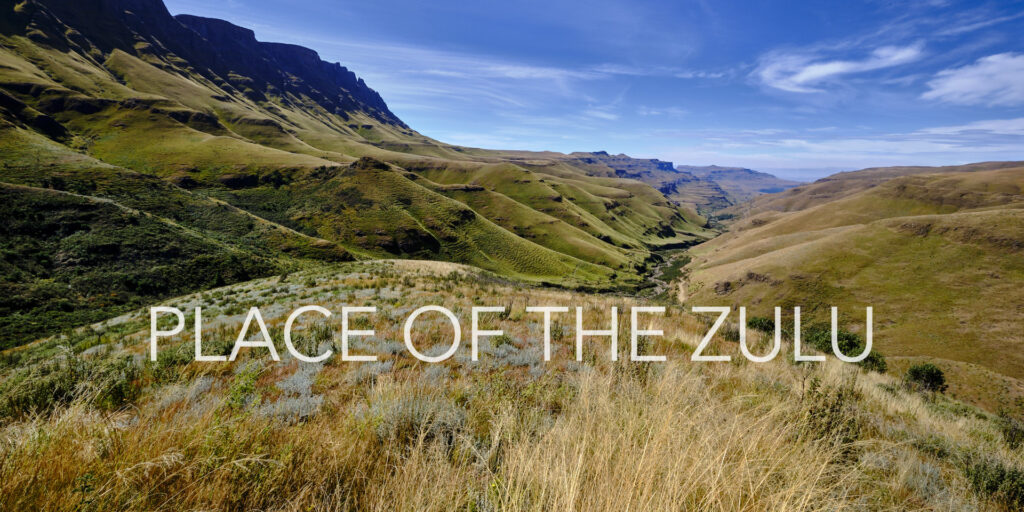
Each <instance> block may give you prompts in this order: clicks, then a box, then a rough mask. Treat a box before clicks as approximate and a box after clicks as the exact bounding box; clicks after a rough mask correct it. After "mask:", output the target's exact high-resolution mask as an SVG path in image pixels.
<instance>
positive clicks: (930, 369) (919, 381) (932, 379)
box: [903, 363, 948, 393]
mask: <svg viewBox="0 0 1024 512" xmlns="http://www.w3.org/2000/svg"><path fill="white" fill-rule="evenodd" d="M903 380H904V381H905V382H906V383H907V386H908V387H910V388H911V389H915V390H917V391H927V392H930V393H935V392H938V393H945V392H946V388H947V387H948V386H947V385H946V375H945V374H943V373H942V370H941V369H939V367H938V366H935V365H934V364H932V363H923V364H916V365H914V366H911V367H910V369H909V370H907V374H906V376H904V378H903Z"/></svg>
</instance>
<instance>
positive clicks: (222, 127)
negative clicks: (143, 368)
mask: <svg viewBox="0 0 1024 512" xmlns="http://www.w3.org/2000/svg"><path fill="white" fill-rule="evenodd" d="M620 160H621V162H620V163H621V164H622V165H629V164H628V160H629V159H628V158H626V157H623V158H622V159H620ZM0 164H2V165H0V184H7V185H12V187H7V188H4V194H5V197H6V198H7V199H8V200H9V201H10V202H11V203H12V204H19V205H22V207H23V208H28V211H24V212H22V213H25V214H26V215H27V217H26V219H28V220H26V221H25V222H28V223H29V226H30V225H31V219H33V218H35V217H34V215H36V214H37V213H38V215H39V219H40V220H41V221H46V222H48V223H49V224H47V225H54V226H56V227H55V228H54V229H58V230H59V232H61V233H64V234H68V235H70V234H75V233H77V234H78V236H80V237H81V238H82V240H84V242H83V244H82V245H81V247H76V248H75V250H76V251H78V252H75V254H79V253H80V254H82V255H84V256H82V257H76V259H74V260H69V259H62V258H57V259H46V258H45V257H44V256H45V254H47V253H48V252H49V251H50V250H51V249H54V248H59V244H58V242H57V241H55V240H48V241H47V242H46V244H44V245H43V246H34V245H32V244H27V245H26V244H20V243H12V244H9V245H7V246H5V247H4V248H3V249H4V251H5V254H9V256H10V257H9V262H10V261H14V262H17V263H16V264H14V263H9V264H7V266H6V267H3V274H2V275H0V283H2V284H4V285H10V286H9V287H7V288H4V289H5V290H8V291H9V292H10V293H8V297H7V299H5V300H7V301H8V302H4V303H3V304H0V309H2V308H9V309H5V310H4V311H5V314H7V312H14V313H18V314H27V315H29V316H30V317H31V318H27V319H25V318H23V319H22V320H25V321H26V322H27V323H28V324H32V325H35V326H36V327H34V328H32V329H28V330H27V331H26V332H24V333H20V334H19V338H18V339H16V340H13V341H14V342H16V343H20V342H22V341H24V340H25V339H27V337H30V336H33V335H38V334H43V333H47V332H54V330H55V329H59V328H63V327H68V326H69V324H75V321H72V320H67V323H65V324H62V322H64V320H61V318H65V319H67V318H74V319H78V320H80V321H85V320H86V319H87V318H86V317H88V315H84V316H82V315H78V312H82V311H85V312H86V313H87V312H88V311H89V309H88V306H89V305H90V304H103V305H104V309H102V314H104V315H109V314H113V313H116V311H117V310H118V308H127V307H129V306H130V305H131V304H136V305H137V304H141V303H145V302H147V301H151V300H155V299H157V298H160V297H164V296H167V294H169V293H172V292H173V293H184V292H187V291H192V290H200V289H206V288H208V287H210V286H212V285H213V284H215V283H228V282H233V281H236V280H238V279H242V278H243V276H244V278H250V277H259V276H263V275H271V274H274V273H277V272H282V271H287V270H288V269H294V268H301V267H302V266H305V265H310V264H315V263H316V262H320V261H325V260H326V261H335V260H339V259H351V258H391V257H404V258H422V259H435V260H449V261H454V262H460V263H467V264H471V265H476V266H478V267H481V268H484V269H486V270H489V271H492V272H495V273H497V274H501V275H504V276H509V277H513V278H516V279H521V280H524V281H529V282H538V283H539V282H543V283H550V284H557V285H562V286H570V287H579V288H601V289H610V288H632V287H635V286H638V285H640V284H641V283H642V276H643V275H644V273H645V272H646V270H647V267H648V265H649V263H650V262H651V261H653V259H654V256H653V255H652V253H653V251H655V250H658V249H663V248H667V247H679V246H684V245H692V244H693V243H696V242H698V241H701V240H704V239H706V238H707V237H709V236H710V235H711V233H710V232H708V231H707V230H706V229H705V228H704V227H703V226H704V224H705V220H704V219H703V218H701V217H700V216H699V215H697V214H696V213H695V212H694V211H692V210H691V209H688V208H684V207H680V206H679V205H677V204H676V203H674V202H673V201H671V200H670V199H669V198H667V197H666V196H665V194H663V193H661V192H659V191H658V190H657V189H656V188H655V187H652V186H651V185H650V184H648V183H645V182H642V181H638V180H636V179H624V178H622V177H618V176H617V175H616V173H615V172H614V171H610V170H609V169H608V168H607V167H602V166H601V165H591V164H585V163H583V162H581V161H579V160H577V159H575V158H571V157H567V156H566V155H564V154H560V153H529V152H518V151H507V152H505V151H488V150H481V149H474V148H466V147H459V146H453V145H449V144H444V143H442V142H438V141H436V140H433V139H430V138H429V137H425V136H423V135H421V134H419V133H417V132H416V131H414V130H412V129H411V128H410V127H408V126H407V125H406V124H405V123H404V122H402V120H401V119H399V118H398V117H397V116H396V115H395V114H394V113H393V112H391V111H390V109H389V108H388V106H387V104H386V103H385V102H384V100H383V99H382V98H381V97H380V95H379V94H377V93H376V92H375V91H373V90H372V89H371V88H370V87H369V86H368V85H367V84H366V83H365V82H364V81H363V80H362V79H360V78H358V77H357V76H356V75H355V74H354V73H353V72H351V71H349V70H348V69H346V68H345V67H343V66H341V65H340V64H338V63H329V62H324V61H323V60H321V59H320V57H319V56H318V55H317V53H316V52H314V51H313V50H310V49H307V48H303V47H299V46H295V45H287V44H278V43H266V42H260V41H257V40H256V39H255V37H254V34H253V32H252V31H251V30H248V29H245V28H242V27H238V26H235V25H233V24H231V23H228V22H226V21H222V20H216V19H209V18H200V17H196V16H187V15H182V16H177V17H174V16H171V15H170V13H169V12H168V11H167V9H166V8H165V7H164V5H163V4H162V3H161V2H160V1H159V0H100V1H96V2H89V3H87V4H82V3H81V2H72V1H70V0H26V1H21V2H12V1H9V0H6V1H0ZM635 165H646V164H639V163H638V164H635ZM669 167H671V166H669ZM669 172H671V169H669ZM44 189H49V190H51V191H59V192H66V193H68V194H74V197H76V198H80V199H81V201H78V200H71V199H68V197H67V196H65V195H61V194H57V195H54V194H52V193H46V192H45V190H44ZM76 201H78V202H81V204H78V202H76ZM72 203H74V207H75V208H77V209H78V211H80V212H81V213H80V214H75V215H73V216H68V217H60V216H56V217H53V216H52V215H51V213H52V211H51V210H52V209H53V208H54V207H55V206H53V205H62V204H72ZM25 205H29V206H25ZM97 205H100V206H102V205H113V206H112V207H114V208H116V210H110V208H108V207H102V208H101V207H98V206H97ZM33 209H38V210H39V211H38V212H34V211H32V210H33ZM107 211H122V212H132V213H131V215H127V216H126V217H124V218H123V219H120V220H117V222H112V223H108V224H104V223H102V222H101V221H100V217H101V214H100V213H97V212H107ZM135 212H138V214H139V215H142V216H144V217H145V218H149V217H146V216H152V217H153V218H154V219H156V220H157V222H155V223H145V224H138V225H136V224H132V222H135V221H134V220H133V219H135ZM61 219H64V220H66V222H67V226H61V225H60V221H61ZM115 226H121V227H119V228H116V229H115ZM140 226H144V227H145V229H143V228H142V227H140ZM25 229H28V228H25ZM147 233H154V234H157V235H159V236H160V237H161V239H167V238H169V237H174V236H183V237H185V236H195V237H198V238H197V241H192V242H189V243H185V241H182V244H180V245H179V246H174V247H171V248H169V249H168V251H169V252H168V254H149V255H147V256H146V258H149V259H148V260H146V261H153V262H159V263H158V264H159V265H161V266H163V267H166V268H168V269H171V268H185V267H187V268H188V269H189V270H188V271H187V272H184V271H183V272H179V274H180V275H181V276H182V277H183V279H184V280H185V281H187V282H185V283H178V284H176V285H175V286H174V287H169V286H166V283H163V284H161V283H153V282H151V281H150V278H151V277H152V276H148V277H143V276H142V274H145V272H143V271H144V270H145V268H138V266H137V265H134V264H133V263H132V261H130V260H131V259H132V258H133V257H132V256H130V255H131V254H132V253H131V252H126V253H123V254H122V255H121V256H118V254H119V253H117V252H116V251H115V250H114V249H113V247H114V246H115V245H118V244H120V243H121V242H118V240H128V241H132V242H133V243H134V242H135V241H137V240H139V239H141V238H144V237H145V236H146V235H147ZM113 234H116V235H117V236H113ZM22 235H23V234H19V235H18V236H19V237H20V236H22ZM92 235H96V236H97V237H99V238H98V239H97V240H93V239H92ZM100 235H102V236H100ZM25 236H27V235H25ZM119 237H120V238H119ZM86 242H88V243H86ZM204 247H205V248H204ZM214 248H217V249H216V250H214ZM105 251H106V252H105ZM110 251H113V252H110ZM204 254H209V255H210V256H211V258H212V259H211V258H204V256H203V255H204ZM175 255H177V256H175ZM176 258H178V259H176ZM224 261H237V262H240V263H238V264H237V265H236V266H237V267H239V269H245V271H244V272H241V271H239V270H237V269H232V268H231V265H225V264H223V262H224ZM154 264H157V263H154ZM12 265H13V266H12ZM69 266H74V267H75V268H74V271H72V270H71V269H70V267H69ZM163 267H162V268H163ZM119 272H121V273H129V274H132V275H137V278H132V279H133V280H132V281H131V282H129V283H127V284H125V290H126V293H127V292H130V293H127V294H126V295H123V296H119V297H118V298H117V299H116V300H111V299H108V298H106V297H99V296H97V292H96V290H97V289H98V288H97V287H95V286H92V285H90V284H88V283H95V279H93V278H92V277H90V278H89V279H84V278H81V276H83V275H84V276H96V275H106V276H114V275H117V274H118V273H119ZM139 272H142V274H139ZM175 272H177V271H175ZM54 283H58V284H54ZM54 286H57V288H54ZM60 287H63V288H60ZM58 288H60V289H62V290H68V291H67V292H64V293H69V294H71V295H72V296H73V300H69V301H67V302H62V303H58V301H49V302H46V304H49V305H50V306H54V307H58V308H63V310H62V311H60V312H56V311H48V310H32V309H31V307H30V306H31V304H35V303H36V302H32V301H33V300H36V299H33V297H36V298H38V297H43V296H49V295H46V294H47V293H52V292H54V290H56V289H58ZM47 290H49V291H47ZM44 302H45V301H44ZM19 304H21V305H24V306H25V308H24V310H23V308H21V307H20V306H19ZM107 306H110V307H112V308H113V309H109V308H107ZM83 308H84V309H83ZM30 311H35V312H34V313H31V312H30ZM95 311H97V312H100V311H101V309H96V310H95ZM68 312H71V313H75V314H74V315H70V316H68V315H64V313H68ZM97 314H99V313H97ZM61 315H64V316H61ZM44 317H45V318H44ZM90 318H91V317H90ZM20 336H24V337H26V338H22V337H20Z"/></svg>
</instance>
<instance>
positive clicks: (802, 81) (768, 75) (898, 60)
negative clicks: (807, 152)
mask: <svg viewBox="0 0 1024 512" xmlns="http://www.w3.org/2000/svg"><path fill="white" fill-rule="evenodd" d="M923 53H924V52H923V45H922V44H921V43H914V44H911V45H908V46H882V47H880V48H875V49H874V50H873V51H872V52H871V53H870V54H869V55H868V56H866V57H864V58H862V59H859V60H844V59H827V58H823V57H821V56H820V55H816V54H814V53H810V54H806V53H784V52H774V53H769V54H767V55H765V56H764V57H762V58H761V62H760V65H759V66H758V68H757V69H756V70H755V71H754V74H755V75H756V76H757V78H758V79H759V80H760V81H761V83H763V84H764V85H766V86H768V87H772V88H775V89H780V90H783V91H788V92H797V93H813V92H823V89H821V88H818V87H816V86H817V85H819V84H821V83H822V82H825V81H828V80H830V79H833V78H836V77H839V76H843V75H849V74H854V73H864V72H867V71H874V70H877V69H884V68H890V67H893V66H898V65H901V64H906V63H908V62H913V61H915V60H917V59H919V58H920V57H921V56H922V55H923Z"/></svg>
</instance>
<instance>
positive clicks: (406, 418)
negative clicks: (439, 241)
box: [0, 262, 1024, 511]
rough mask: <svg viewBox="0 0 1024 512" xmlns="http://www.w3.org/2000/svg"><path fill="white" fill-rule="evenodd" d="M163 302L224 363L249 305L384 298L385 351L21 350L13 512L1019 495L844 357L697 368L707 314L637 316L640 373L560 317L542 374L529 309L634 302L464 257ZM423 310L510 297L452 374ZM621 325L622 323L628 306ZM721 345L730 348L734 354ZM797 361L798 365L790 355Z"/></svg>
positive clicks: (979, 423)
mask: <svg viewBox="0 0 1024 512" xmlns="http://www.w3.org/2000/svg"><path fill="white" fill-rule="evenodd" d="M171 303H172V304H174V305H178V306H181V307H187V306H189V305H197V304H202V305H204V307H209V308H210V309H209V310H208V311H209V313H208V314H204V318H208V319H210V326H209V332H206V333H205V335H206V336H208V339H209V340H210V341H209V342H208V346H209V347H210V351H211V353H213V352H217V351H224V350H225V349H227V350H229V349H230V346H229V345H228V344H227V343H224V342H222V341H220V340H225V339H229V338H230V339H233V337H234V335H235V334H236V333H237V323H238V322H240V320H241V318H240V317H238V316H237V313H238V312H240V311H242V310H243V308H247V307H248V306H250V305H260V306H261V309H263V310H264V314H265V315H266V316H267V317H268V323H269V324H270V329H271V332H272V335H273V336H274V337H275V338H277V337H279V336H278V334H279V332H280V331H279V327H280V325H281V324H282V323H283V321H284V316H286V315H287V313H288V312H289V311H290V310H291V309H292V308H294V307H297V306H298V305H301V304H308V303H318V304H321V305H324V306H325V307H328V308H329V309H332V310H335V311H337V310H338V309H340V305H341V304H348V305H355V304H360V303H365V304H372V305H377V306H378V307H379V308H380V313H379V314H378V315H377V316H376V317H375V319H374V320H373V321H372V322H368V323H366V324H365V325H361V326H359V328H371V327H372V328H374V329H376V330H377V336H375V337H373V338H369V339H367V340H366V341H365V342H364V343H361V344H358V345H356V349H357V351H358V353H375V354H378V355H379V358H380V360H379V361H378V362H376V363H343V362H340V361H339V360H337V359H332V360H329V361H328V362H327V363H326V364H324V365H318V364H312V365H311V364H301V365H300V364H298V363H297V362H296V361H294V360H288V359H285V360H283V361H281V362H279V363H275V362H273V361H270V360H269V358H266V357H264V354H263V353H261V352H256V353H250V354H247V355H246V356H244V357H243V358H241V359H240V360H239V361H237V362H235V363H196V362H190V361H189V359H190V357H184V356H183V355H182V354H184V355H187V356H190V351H191V349H192V347H191V344H190V340H191V333H190V332H186V333H183V335H182V337H181V338H180V339H179V340H177V343H180V346H178V345H175V341H172V342H169V343H168V344H167V345H166V346H162V352H161V359H160V361H158V362H157V363H156V364H153V363H148V362H143V361H142V359H143V358H142V354H144V351H145V350H146V346H145V341H144V340H145V336H144V335H145V334H146V331H145V329H147V328H146V327H143V326H142V325H141V324H140V320H139V319H140V318H143V317H135V316H127V317H123V318H120V319H117V320H116V321H112V322H108V323H107V324H105V325H103V326H97V330H96V331H95V332H90V333H86V334H81V335H79V336H78V338H76V339H65V340H52V341H50V342H45V343H41V344H39V345H37V346H33V347H31V348H29V349H22V350H20V351H18V355H17V356H14V355H12V354H10V353H8V354H6V355H5V358H6V359H5V360H4V368H3V370H2V371H3V377H4V384H3V385H0V397H2V398H3V400H4V403H5V404H7V408H6V409H5V411H6V412H5V413H4V414H5V416H4V418H3V420H2V421H3V422H4V424H3V427H2V430H0V509H2V510H27V509H39V510H111V509H127V510H181V509H186V510H193V509H203V510H208V509H228V510H251V509H259V510H348V509H360V510H396V509H397V510H453V509H455V510H626V509H635V510H665V509H676V510H678V509H685V510H691V509H692V510H759V511H760V510H792V509H800V510H837V509H881V510H963V509H980V510H1012V509H1015V508H1017V507H1020V506H1021V504H1022V503H1024V501H1022V500H1024V498H1022V496H1021V494H1020V493H1021V489H1022V487H1021V485H1022V484H1021V482H1020V479H1021V476H1020V475H1021V473H1020V468H1021V467H1022V458H1024V457H1022V453H1021V449H1020V447H1019V446H1016V447H1014V446H1013V444H1012V442H1011V438H1010V437H1007V436H1006V435H1005V431H1004V429H1003V428H1002V426H1001V425H1002V424H1001V423H1000V422H999V419H998V418H994V417H991V416H989V415H986V414H985V413H982V412H980V411H978V410H976V409H972V408H970V407H967V406H963V405H960V404H956V403H953V402H948V401H945V400H943V399H942V398H941V397H939V398H936V399H931V398H928V397H922V396H919V395H916V394H912V393H908V392H906V391H904V390H902V389H901V388H899V387H898V386H897V385H896V382H895V381H894V380H893V379H890V378H888V377H886V376H883V375H878V374H874V373H864V372H862V371H861V370H859V369H858V368H856V367H854V366H850V365H842V364H839V363H835V362H834V361H832V360H830V361H829V362H828V363H825V364H822V365H818V366H796V365H793V364H792V363H790V362H787V361H786V360H785V358H783V357H782V356H780V358H779V359H777V360H776V361H775V362H772V363H768V364H764V365H757V364H752V363H747V362H745V361H743V360H736V361H735V362H733V363H720V364H719V363H692V362H690V361H689V359H688V357H687V356H688V353H689V351H691V350H692V347H693V346H695V345H696V342H697V341H698V340H699V335H701V334H702V332H701V331H702V329H703V324H702V323H701V322H700V321H698V319H695V318H693V317H691V316H689V315H681V314H680V313H679V312H678V311H675V312H673V313H670V314H669V315H667V316H666V317H664V318H660V319H653V320H652V321H651V324H652V325H651V326H646V325H645V326H644V327H649V328H655V329H657V328H662V329H664V330H665V331H666V335H667V336H666V338H664V339H655V340H648V341H645V344H644V345H645V348H646V349H647V350H648V351H650V352H653V353H659V354H666V355H667V356H668V358H669V361H668V362H667V363H654V364H637V363H630V362H628V358H627V357H624V356H626V355H627V354H628V342H627V343H623V344H620V350H621V351H622V353H621V354H620V358H619V361H618V362H612V361H609V357H608V351H607V345H606V343H605V342H604V341H603V340H601V339H600V338H593V339H591V340H588V344H587V349H586V350H585V354H584V361H583V362H582V363H578V362H576V361H574V360H572V359H573V355H572V354H571V347H572V345H571V340H572V334H571V330H572V329H571V327H563V326H569V325H571V323H572V322H571V320H570V318H569V317H568V316H566V318H564V319H560V320H563V321H562V322H560V323H558V324H557V326H556V328H555V329H554V332H555V338H556V341H555V344H554V348H555V350H554V357H553V360H552V361H551V362H549V363H544V362H543V361H542V357H541V355H540V353H539V340H540V332H539V322H538V320H539V318H538V319H534V318H531V317H529V316H524V314H523V312H522V310H523V308H524V307H525V305H537V304H542V303H543V304H564V305H569V306H575V305H580V306H584V307H586V310H587V311H588V313H587V315H586V317H585V321H586V325H587V326H588V327H589V326H594V327H596V326H599V325H602V324H606V323H607V321H608V318H607V308H608V307H609V306H612V305H616V306H619V307H620V309H622V308H628V307H629V306H630V305H632V304H633V303H634V300H633V299H630V298H626V297H616V296H610V295H608V296H593V295H573V294H570V293H567V292H561V291H554V290H542V289H523V288H521V287H518V286H515V285H513V284H511V283H504V282H502V281H498V280H495V279H493V278H489V277H487V276H483V275H479V274H476V273H474V272H472V271H469V270H466V268H465V267H457V266H453V265H448V264H441V263H436V262H425V263H411V262H392V263H387V264H381V263H361V264H350V265H347V266H344V267H338V268H336V269H330V270H328V271H324V272H322V273H319V274H315V275H314V274H302V275H293V276H288V277H287V278H286V279H284V280H283V281H282V280H280V279H278V278H272V279H267V280H263V281H255V282H250V283H245V284H241V285H236V286H233V287H229V288H226V289H221V290H218V291H216V292H214V293H210V294H206V295H204V296H191V297H184V298H182V299H179V300H176V301H172V302H171ZM428 303H434V304H444V305H445V306H446V307H449V308H452V309H453V310H455V311H456V313H457V314H459V315H460V316H462V317H463V318H465V312H467V311H468V306H470V305H473V304H487V305H495V304H501V305H505V306H506V307H507V308H508V309H509V314H508V315H495V316H492V317H488V318H487V323H488V325H489V326H500V328H502V329H504V330H505V331H506V334H507V336H505V337H502V338H497V339H492V340H491V341H490V342H489V343H484V344H483V345H482V346H481V357H480V361H478V362H475V363H474V362H472V361H470V360H469V358H468V349H467V348H466V347H463V348H462V349H460V351H459V352H457V354H456V356H455V357H454V358H453V359H452V360H449V361H447V362H445V363H440V364H425V363H422V362H420V361H418V360H416V359H414V358H412V357H411V356H409V355H408V354H407V353H406V352H405V350H404V349H402V348H401V347H400V345H399V344H400V342H396V341H395V340H400V339H401V337H400V336H401V330H400V329H401V321H402V319H404V315H405V314H407V313H408V311H411V309H413V308H414V307H416V306H418V305H421V304H428ZM205 311H207V310H204V312H205ZM214 319H220V320H221V322H219V324H215V321H214ZM431 322H432V319H428V318H426V317H424V329H425V331H424V332H423V335H422V337H418V338H417V339H416V341H417V343H419V344H420V345H421V346H423V347H430V348H428V349H426V350H427V351H428V352H430V351H433V350H437V349H439V348H440V349H443V348H446V347H444V346H443V343H444V342H445V341H446V336H447V335H446V332H447V331H446V330H445V329H443V328H442V326H443V325H444V324H441V323H439V322H438V323H431ZM463 323H464V324H465V323H468V322H465V321H464V322H463ZM620 325H622V326H624V328H626V329H628V316H625V317H624V318H620ZM306 327H307V330H306V331H304V335H303V336H301V337H300V338H298V341H297V343H298V344H299V346H300V347H303V348H305V349H307V350H311V351H312V350H313V348H312V347H316V346H317V345H320V346H321V347H322V346H323V345H324V344H325V343H326V344H330V343H332V340H331V337H332V331H333V330H334V329H335V327H336V326H335V325H333V324H332V323H330V322H328V323H320V324H313V323H311V324H309V325H307V326H306ZM464 334H465V333H464ZM627 335H628V332H627V331H624V332H622V333H621V334H620V339H621V340H627V341H628V336H627ZM464 339H466V336H465V335H464ZM90 340H91V341H90ZM432 344H434V346H431V345H432ZM396 345H398V346H397V347H396ZM713 350H714V351H715V353H733V354H734V357H735V354H736V353H737V352H738V350H737V349H736V345H735V343H730V342H727V341H724V340H718V341H716V342H715V346H714V347H713ZM758 350H760V351H763V347H760V348H759V349H758ZM282 353H283V350H282ZM783 355H784V356H786V357H787V358H791V352H790V351H789V350H788V347H785V348H784V350H783ZM60 360H63V361H81V362H82V364H87V365H91V366H88V369H85V370H82V372H83V377H82V378H81V380H80V381H78V382H77V383H74V385H73V386H71V387H67V386H65V387H61V386H56V387H53V386H51V387H49V388H40V389H42V390H43V391H47V390H49V391H52V390H54V389H71V390H72V391H73V392H69V393H67V395H68V397H67V399H65V400H61V401H51V402H46V401H42V402H39V403H37V404H36V406H34V407H32V408H24V407H21V408H19V407H16V406H12V405H11V404H12V402H11V400H10V399H11V397H14V396H19V393H22V394H24V392H25V390H28V389H33V386H34V385H37V384H38V382H41V381H40V380H39V379H41V378H42V377H41V375H42V374H41V373H36V374H31V375H28V376H26V372H31V371H32V370H33V369H36V370H38V369H39V368H40V367H41V366H42V365H46V364H53V362H54V361H60ZM118 361H130V362H131V363H130V364H128V365H119V364H115V363H117V362H118ZM129 368H133V369H129ZM12 382H14V383H15V384H10V383H12ZM33 383H36V384H33ZM15 405H16V404H15ZM33 411H34V412H33ZM1015 478H1016V479H1017V480H1014V479H1015ZM1015 482H1016V483H1015Z"/></svg>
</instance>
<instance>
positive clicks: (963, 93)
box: [921, 53, 1024, 107]
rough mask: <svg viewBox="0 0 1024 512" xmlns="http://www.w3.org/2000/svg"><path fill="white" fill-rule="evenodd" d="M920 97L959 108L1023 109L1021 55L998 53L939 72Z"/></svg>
mask: <svg viewBox="0 0 1024 512" xmlns="http://www.w3.org/2000/svg"><path fill="white" fill-rule="evenodd" d="M928 88H929V90H928V91H927V92H925V93H924V94H922V95H921V97H922V98H924V99H928V100H939V101H944V102H947V103H956V104H961V105H988V106H1007V107H1009V106H1017V105H1024V54H1019V53H999V54H996V55H989V56H988V57H983V58H981V59H978V60H977V61H976V62H974V63H973V64H968V65H966V66H963V67H959V68H952V69H946V70H943V71H940V72H939V73H938V74H936V75H935V78H934V79H932V80H931V81H930V82H928Z"/></svg>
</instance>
